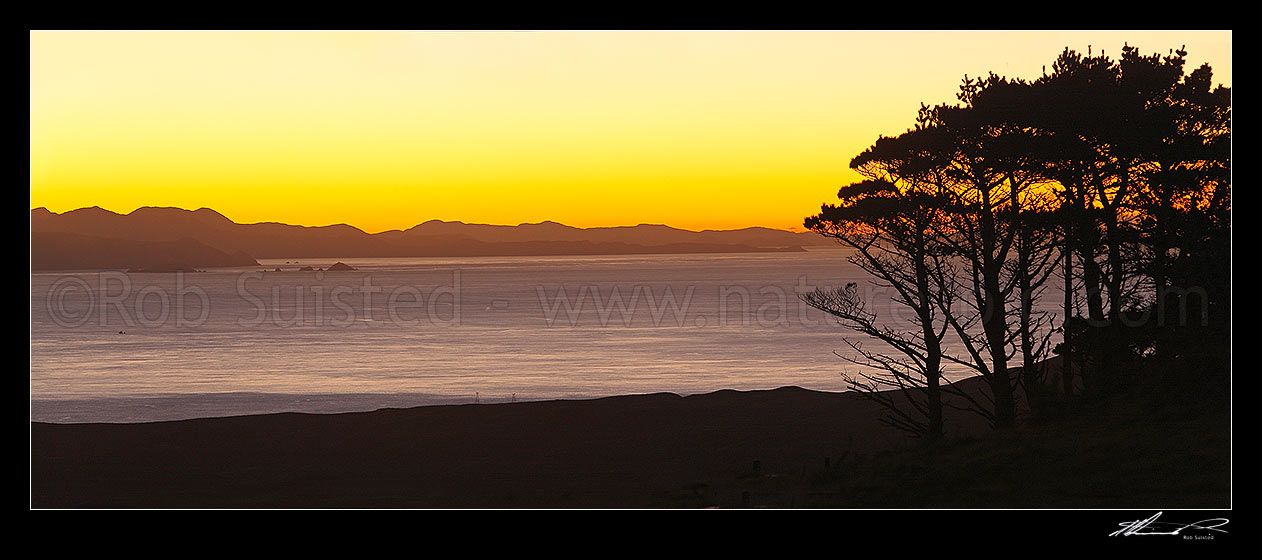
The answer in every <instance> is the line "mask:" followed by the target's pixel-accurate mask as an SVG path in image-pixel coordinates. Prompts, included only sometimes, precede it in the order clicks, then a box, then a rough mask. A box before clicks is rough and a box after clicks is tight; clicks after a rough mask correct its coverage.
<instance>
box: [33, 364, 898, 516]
mask: <svg viewBox="0 0 1262 560" xmlns="http://www.w3.org/2000/svg"><path fill="white" fill-rule="evenodd" d="M878 414H879V411H878V410H876V409H875V408H874V407H873V405H872V404H871V403H869V402H867V401H864V400H859V399H856V398H855V397H854V396H853V395H851V394H846V393H842V394H834V393H821V392H813V391H807V390H803V389H798V388H783V389H777V390H773V391H753V392H737V391H720V392H717V393H711V394H706V395H695V396H690V397H680V396H677V395H673V394H654V395H638V396H626V397H612V398H605V399H596V400H583V401H546V402H526V403H513V404H489V405H453V406H430V407H419V408H411V409H391V410H379V411H376V412H370V413H351V414H329V415H314V414H272V415H260V416H240V417H231V418H212V419H198V420H186V421H176V422H157V423H145V424H40V423H33V424H32V425H31V503H32V506H34V507H99V506H104V507H655V506H673V505H678V504H677V503H676V501H675V498H674V497H673V492H674V490H675V489H677V488H686V487H689V486H692V485H696V484H711V483H713V482H715V481H725V480H730V479H732V478H733V477H736V476H739V475H740V474H741V473H744V472H746V471H749V470H750V469H751V468H752V466H753V463H754V461H759V462H760V463H759V467H760V469H761V470H765V471H766V472H773V471H782V470H797V469H801V468H802V467H804V466H810V467H811V468H815V467H816V466H817V465H820V466H822V463H823V461H824V458H825V457H840V456H841V455H842V454H843V453H845V451H846V450H847V448H850V449H852V450H857V451H861V452H865V453H871V452H874V451H877V450H880V449H885V448H888V447H890V446H892V445H898V443H899V441H900V436H899V435H898V434H897V433H891V432H890V431H889V430H888V429H886V428H885V427H884V426H882V425H881V424H880V423H879V422H877V421H876V417H877V416H878ZM716 500H718V501H717V502H716V503H715V504H697V505H739V501H738V500H739V495H736V496H734V497H733V496H726V497H716ZM688 505H693V504H688Z"/></svg>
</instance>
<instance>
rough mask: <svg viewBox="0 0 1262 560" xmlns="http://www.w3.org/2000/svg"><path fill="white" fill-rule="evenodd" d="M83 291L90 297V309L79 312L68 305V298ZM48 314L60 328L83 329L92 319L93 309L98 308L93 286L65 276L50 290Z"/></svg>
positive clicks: (76, 278) (54, 283) (73, 277)
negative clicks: (77, 291) (76, 292)
mask: <svg viewBox="0 0 1262 560" xmlns="http://www.w3.org/2000/svg"><path fill="white" fill-rule="evenodd" d="M76 290H82V291H83V292H84V293H85V294H87V295H88V307H87V309H85V310H82V311H79V310H75V309H72V308H70V307H69V306H67V305H66V296H67V295H68V294H71V293H73V292H75V291H76ZM47 303H48V314H49V315H51V316H52V319H53V322H54V323H56V324H57V326H59V327H71V328H73V327H81V326H83V325H84V324H86V323H87V322H88V319H91V318H92V309H93V308H94V307H96V294H94V293H93V292H92V286H89V285H88V283H87V282H84V281H83V280H82V279H80V278H78V277H75V276H65V277H63V278H61V279H59V280H57V281H56V282H53V285H52V286H50V287H49V288H48V299H47Z"/></svg>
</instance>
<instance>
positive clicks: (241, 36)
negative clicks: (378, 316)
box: [30, 31, 1231, 232]
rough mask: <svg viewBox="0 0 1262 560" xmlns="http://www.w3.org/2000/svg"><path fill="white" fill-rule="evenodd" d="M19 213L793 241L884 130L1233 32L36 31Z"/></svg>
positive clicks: (1195, 50) (1209, 42)
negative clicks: (982, 82)
mask: <svg viewBox="0 0 1262 560" xmlns="http://www.w3.org/2000/svg"><path fill="white" fill-rule="evenodd" d="M30 39H31V53H30V54H31V99H30V101H31V125H30V126H31V207H32V208H35V207H40V206H44V207H47V208H48V209H50V210H52V211H54V212H64V211H67V210H72V209H75V208H80V207H84V206H101V207H103V208H106V209H109V210H113V211H115V212H129V211H131V210H134V209H135V208H137V207H140V206H178V207H182V208H189V209H195V208H199V207H203V206H206V207H211V208H214V209H216V210H218V211H220V212H222V213H223V214H225V215H226V216H228V217H229V218H231V219H233V220H235V221H237V222H258V221H280V222H286V223H293V224H302V225H326V224H333V223H348V224H351V225H354V226H356V227H359V228H361V229H364V230H366V231H369V232H379V231H384V230H389V229H402V228H407V227H411V226H413V225H415V224H417V223H420V222H423V221H426V220H429V219H442V220H462V221H466V222H479V223H493V224H518V223H523V222H538V221H542V220H554V221H558V222H561V223H565V224H568V225H573V226H579V227H593V226H613V225H630V224H637V223H664V224H669V225H672V226H675V227H680V228H686V229H706V228H712V229H726V228H738V227H746V226H754V225H760V226H767V227H775V228H783V229H788V228H793V227H801V224H802V218H803V217H805V216H807V215H810V214H813V213H815V212H817V211H818V209H819V205H820V204H821V203H823V202H827V201H828V200H829V199H830V198H831V197H833V196H834V195H835V193H836V190H837V188H838V187H839V186H841V185H844V184H846V183H848V182H850V181H854V180H856V179H858V177H857V175H855V174H854V173H853V172H852V171H850V170H849V168H848V163H849V161H850V159H851V158H852V157H853V156H855V155H856V154H858V153H859V152H861V151H862V150H863V149H865V148H866V147H867V146H868V145H870V144H871V143H872V141H873V140H875V139H876V138H877V136H878V135H881V134H885V135H894V134H897V133H899V132H902V131H903V130H905V129H907V128H908V127H909V126H911V125H912V122H913V119H914V118H915V115H916V110H917V108H918V107H919V105H920V103H922V102H924V103H928V104H936V103H943V102H948V101H954V99H955V98H954V95H955V92H956V91H957V86H958V84H959V82H960V79H961V78H962V77H963V76H964V75H965V74H967V75H970V76H976V75H985V74H986V73H987V72H989V71H994V72H995V73H998V74H1002V75H1006V76H1009V77H1023V78H1035V77H1037V76H1038V75H1039V74H1040V73H1041V72H1042V68H1043V66H1045V65H1046V66H1047V67H1048V68H1049V69H1050V66H1051V64H1052V62H1053V61H1054V60H1055V58H1056V56H1057V55H1058V54H1059V53H1060V52H1061V50H1062V49H1063V48H1064V47H1070V48H1073V49H1075V50H1079V51H1084V52H1085V51H1086V50H1087V47H1088V45H1091V48H1092V52H1099V50H1100V49H1104V51H1105V52H1106V53H1108V54H1114V55H1115V54H1116V53H1120V49H1121V47H1122V44H1123V42H1129V43H1130V44H1131V45H1137V46H1139V47H1140V50H1141V52H1143V53H1145V54H1148V53H1152V52H1160V53H1163V54H1164V53H1166V52H1167V51H1169V49H1171V48H1175V49H1177V48H1179V47H1180V46H1182V45H1186V49H1187V51H1188V57H1187V58H1188V68H1187V71H1188V72H1190V71H1191V70H1192V69H1194V68H1195V67H1196V66H1199V65H1201V64H1202V63H1209V64H1210V65H1211V66H1212V67H1213V69H1214V81H1215V82H1216V83H1222V84H1224V85H1228V86H1230V85H1231V32H1230V31H1160V32H1156V31H1074V32H1063V31H973V32H961V31H916V32H898V31H740V32H737V31H693V32H683V31H657V32H649V31H644V32H641V31H534V32H514V31H496V32H473V31H460V32H452V31H447V32H424V31H392V32H382V31H360V32H350V31H347V32H336V31H319V32H307V31H285V32H262V31H169V32H167V31H139V32H122V31H96V32H85V31H69V32H58V31H32V32H31V34H30Z"/></svg>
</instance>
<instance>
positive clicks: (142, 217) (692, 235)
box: [31, 206, 828, 266]
mask: <svg viewBox="0 0 1262 560" xmlns="http://www.w3.org/2000/svg"><path fill="white" fill-rule="evenodd" d="M31 233H32V234H35V233H72V234H78V235H84V236H89V237H99V238H105V239H118V240H125V241H138V242H169V241H175V240H178V239H182V238H192V239H195V240H197V241H199V242H200V243H202V244H205V245H206V246H208V247H210V248H213V249H215V250H218V251H221V252H223V253H226V254H228V255H234V254H237V253H245V254H247V255H250V256H251V257H252V258H285V257H424V256H448V257H454V256H512V255H597V254H638V253H645V254H655V253H656V254H663V253H716V252H766V251H800V250H801V245H804V244H813V243H816V242H820V241H822V242H824V243H823V244H826V242H827V241H828V240H827V239H824V238H822V237H819V236H815V235H814V234H807V235H809V236H814V237H816V238H818V239H812V238H811V237H808V236H807V235H804V234H795V233H792V232H788V231H781V230H773V229H769V228H745V229H741V230H730V231H726V230H725V231H716V230H706V231H699V232H698V231H688V230H682V229H678V228H673V227H670V226H666V225H661V224H640V225H636V226H617V227H603V228H587V229H584V228H576V227H572V226H567V225H564V224H560V223H557V222H553V221H544V222H538V223H530V224H520V225H517V226H506V225H490V224H467V223H464V222H449V221H441V220H429V221H426V222H422V223H421V224H418V225H416V226H413V227H411V228H409V229H407V230H402V231H400V230H391V231H386V232H381V233H377V234H370V233H367V232H365V231H363V230H361V229H359V228H356V227H354V226H350V225H347V224H333V225H326V226H298V225H291V224H284V223H279V222H259V223H251V224H243V223H236V222H233V221H232V220H231V219H229V218H227V217H226V216H224V215H223V214H220V213H219V212H216V211H215V210H212V209H210V208H199V209H197V210H185V209H181V208H173V207H158V206H146V207H142V208H137V209H136V210H133V211H132V212H129V213H127V214H119V213H117V212H111V211H109V210H105V209H103V208H100V207H97V206H93V207H88V208H80V209H77V210H71V211H69V212H65V213H62V214H58V213H55V212H50V211H48V210H47V209H46V208H36V209H32V210H31ZM804 241H805V242H806V243H804ZM39 262H43V261H39ZM194 266H214V265H210V264H202V265H194Z"/></svg>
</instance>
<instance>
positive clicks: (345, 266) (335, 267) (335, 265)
mask: <svg viewBox="0 0 1262 560" xmlns="http://www.w3.org/2000/svg"><path fill="white" fill-rule="evenodd" d="M340 270H357V269H356V268H355V267H353V266H351V265H348V264H346V263H344V262H342V261H338V262H335V263H333V265H332V266H330V267H329V268H328V271H329V272H334V271H340Z"/></svg>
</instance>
